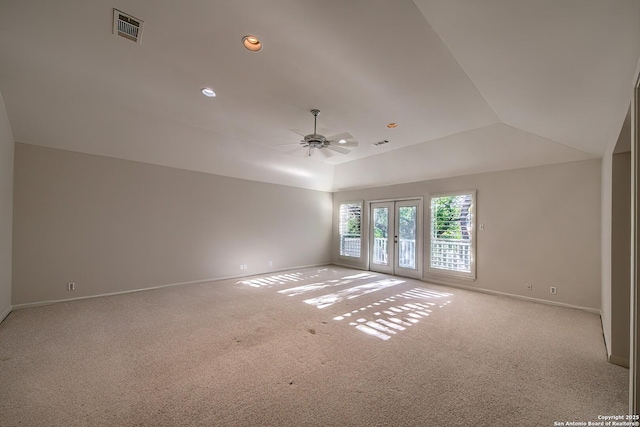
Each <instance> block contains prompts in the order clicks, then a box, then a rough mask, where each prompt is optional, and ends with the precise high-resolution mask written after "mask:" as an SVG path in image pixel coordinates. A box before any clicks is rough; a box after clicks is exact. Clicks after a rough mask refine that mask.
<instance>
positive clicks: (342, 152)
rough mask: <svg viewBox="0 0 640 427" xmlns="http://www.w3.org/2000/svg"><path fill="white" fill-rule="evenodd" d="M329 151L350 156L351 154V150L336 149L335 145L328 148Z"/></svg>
mask: <svg viewBox="0 0 640 427" xmlns="http://www.w3.org/2000/svg"><path fill="white" fill-rule="evenodd" d="M327 149H329V150H331V151H335V152H336V153H341V154H349V153H350V152H351V151H350V150H347V149H346V148H342V147H336V146H335V145H329V146H328V147H327Z"/></svg>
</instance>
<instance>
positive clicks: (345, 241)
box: [340, 202, 362, 258]
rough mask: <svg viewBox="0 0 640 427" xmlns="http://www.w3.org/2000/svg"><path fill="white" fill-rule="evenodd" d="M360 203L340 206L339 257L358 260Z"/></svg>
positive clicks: (360, 238) (360, 236)
mask: <svg viewBox="0 0 640 427" xmlns="http://www.w3.org/2000/svg"><path fill="white" fill-rule="evenodd" d="M361 228H362V203H360V202H358V203H342V204H341V205H340V256H345V257H354V258H360V249H361V246H362V234H361Z"/></svg>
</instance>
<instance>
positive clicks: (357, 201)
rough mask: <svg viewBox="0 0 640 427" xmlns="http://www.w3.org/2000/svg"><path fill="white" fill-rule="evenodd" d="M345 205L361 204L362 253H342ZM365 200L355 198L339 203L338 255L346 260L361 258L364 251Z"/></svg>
mask: <svg viewBox="0 0 640 427" xmlns="http://www.w3.org/2000/svg"><path fill="white" fill-rule="evenodd" d="M343 205H358V206H360V255H359V256H352V255H343V254H342V244H341V241H342V206H343ZM364 220H365V217H364V201H363V200H353V201H348V200H347V201H344V202H340V203H339V204H338V257H339V258H340V259H344V260H361V259H362V253H363V232H362V230H363V226H364Z"/></svg>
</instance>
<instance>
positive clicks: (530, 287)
mask: <svg viewBox="0 0 640 427" xmlns="http://www.w3.org/2000/svg"><path fill="white" fill-rule="evenodd" d="M525 286H526V287H527V290H528V291H532V290H533V285H532V284H531V283H527V284H525Z"/></svg>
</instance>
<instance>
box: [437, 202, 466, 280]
mask: <svg viewBox="0 0 640 427" xmlns="http://www.w3.org/2000/svg"><path fill="white" fill-rule="evenodd" d="M472 216H473V194H458V195H446V196H439V197H432V198H431V245H430V246H431V251H430V252H431V256H430V258H431V259H430V267H431V268H432V269H441V270H448V271H452V272H460V273H469V274H471V273H472V268H473V245H472V239H473V229H472V225H473V217H472Z"/></svg>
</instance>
